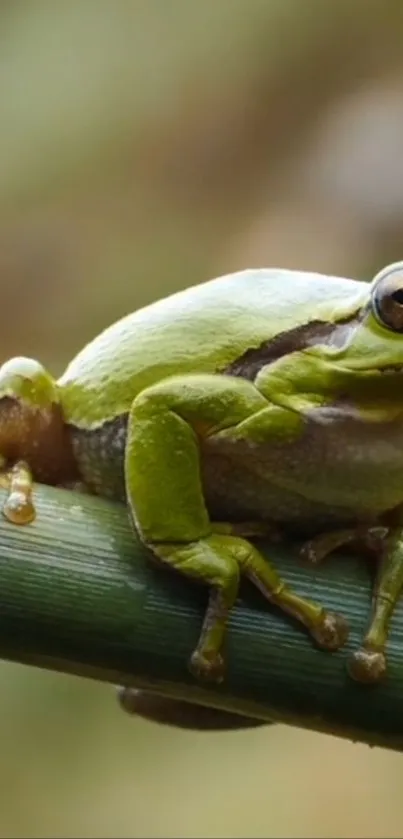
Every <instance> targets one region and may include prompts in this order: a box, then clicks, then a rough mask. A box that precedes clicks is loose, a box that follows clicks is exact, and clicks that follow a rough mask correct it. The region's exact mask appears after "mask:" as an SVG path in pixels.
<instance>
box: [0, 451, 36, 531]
mask: <svg viewBox="0 0 403 839" xmlns="http://www.w3.org/2000/svg"><path fill="white" fill-rule="evenodd" d="M32 486H33V480H32V474H31V470H30V468H29V466H28V465H27V464H26V463H25V462H24V461H19V462H18V463H16V464H15V466H13V468H12V469H11V470H10V472H9V485H8V495H7V498H6V501H5V503H4V507H3V515H4V516H5V518H6V519H7V520H8V521H10V522H12V524H29V523H30V522H32V521H33V520H34V518H35V507H34V504H33V502H32Z"/></svg>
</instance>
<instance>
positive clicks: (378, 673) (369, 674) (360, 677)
mask: <svg viewBox="0 0 403 839" xmlns="http://www.w3.org/2000/svg"><path fill="white" fill-rule="evenodd" d="M348 672H349V674H350V676H351V678H352V679H354V681H356V682H362V683H363V684H376V683H377V682H379V681H380V680H381V679H382V678H383V676H384V675H385V673H386V656H385V653H384V652H383V650H376V649H373V648H371V647H369V646H362V647H360V648H359V649H358V650H356V652H355V653H353V655H352V656H351V658H350V661H349V662H348Z"/></svg>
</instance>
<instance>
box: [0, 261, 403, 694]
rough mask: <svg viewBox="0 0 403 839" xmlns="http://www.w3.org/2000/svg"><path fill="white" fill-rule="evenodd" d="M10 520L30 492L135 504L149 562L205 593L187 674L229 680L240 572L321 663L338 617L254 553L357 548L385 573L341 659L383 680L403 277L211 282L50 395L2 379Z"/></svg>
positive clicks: (138, 322)
mask: <svg viewBox="0 0 403 839" xmlns="http://www.w3.org/2000/svg"><path fill="white" fill-rule="evenodd" d="M0 454H1V457H2V465H3V466H4V467H5V468H7V469H9V470H10V471H9V474H10V484H9V491H8V496H7V500H6V502H5V505H4V514H5V516H6V517H7V518H8V519H9V520H10V521H12V522H14V523H27V522H29V521H31V520H32V518H33V517H34V515H35V510H34V505H33V501H32V482H33V481H35V480H36V481H41V482H44V483H48V484H54V485H60V484H61V485H63V484H64V485H67V484H69V483H71V482H72V481H75V480H77V481H81V482H82V483H83V485H84V486H85V488H86V489H87V490H88V491H89V492H92V493H95V494H98V495H102V496H105V497H107V498H110V499H116V500H122V501H124V502H125V503H126V504H127V507H128V511H129V516H130V519H131V522H132V524H133V527H134V528H135V529H136V531H137V532H138V534H139V536H140V539H141V540H142V541H143V543H144V544H145V545H146V546H147V547H148V548H149V550H150V552H151V554H152V555H154V558H157V559H158V560H160V561H161V562H162V563H164V564H165V565H166V566H170V567H171V568H173V569H176V570H177V571H179V572H181V573H182V574H184V575H186V576H187V577H188V578H189V579H190V580H194V581H198V582H201V583H204V584H205V585H206V586H207V587H208V590H209V600H208V606H207V609H206V614H205V618H204V623H203V627H202V631H201V634H200V638H199V641H198V644H197V647H196V649H195V650H194V651H193V654H192V656H191V659H190V668H191V671H192V673H193V674H194V676H195V677H196V678H200V679H211V680H221V679H222V678H223V674H224V657H223V645H224V638H225V627H226V622H227V618H228V614H229V612H230V610H231V607H232V606H233V604H234V602H235V600H236V598H237V594H238V587H239V582H240V576H241V575H245V576H246V577H248V578H249V579H250V580H251V581H252V582H253V583H254V584H255V585H256V586H257V587H258V589H260V591H261V592H262V594H263V595H264V597H265V598H267V600H268V601H269V603H272V604H275V605H276V606H277V607H279V608H280V609H281V610H283V611H284V612H285V613H287V614H288V615H291V616H292V617H293V618H294V619H296V620H297V621H299V622H300V623H301V624H302V625H303V626H304V627H305V629H306V630H307V632H308V633H309V634H310V636H311V638H312V639H313V640H314V642H315V643H316V644H318V645H319V646H320V647H322V648H324V649H327V650H336V649H338V648H339V647H341V646H342V645H343V644H344V642H345V640H346V637H347V632H348V628H347V625H346V622H345V620H344V618H343V616H342V615H338V614H334V613H332V612H330V611H328V610H326V608H325V607H324V606H323V605H322V604H320V603H316V602H313V601H311V600H308V599H305V598H303V597H301V596H299V594H298V592H296V591H294V590H292V589H291V588H290V587H289V586H288V585H287V584H286V583H285V582H284V580H282V579H281V578H280V577H279V575H278V573H277V571H276V569H275V567H274V566H273V565H272V564H271V563H270V562H269V561H268V560H267V559H265V558H264V557H263V556H262V555H261V554H260V553H259V550H258V548H257V547H256V545H255V544H254V541H253V537H254V536H257V535H259V533H262V532H263V531H264V530H265V529H266V528H267V529H268V530H270V529H271V528H274V529H276V528H278V527H279V528H280V530H281V529H283V530H286V531H289V532H290V533H291V532H295V533H298V534H301V535H302V536H303V538H304V547H303V553H304V555H305V557H307V558H308V559H310V560H311V561H313V562H318V561H320V560H321V559H322V558H324V557H325V556H326V555H327V554H328V553H329V552H331V551H334V550H336V549H337V548H340V547H341V546H343V545H346V544H351V545H354V546H358V547H360V546H361V547H364V548H366V549H368V550H371V551H375V552H376V553H377V554H379V557H380V559H381V561H380V563H379V575H378V580H377V585H376V591H375V595H374V599H373V606H372V614H371V617H370V621H369V627H368V629H367V631H366V634H365V637H364V638H363V640H362V644H361V646H360V648H359V649H357V650H356V651H355V653H354V655H353V656H352V658H351V659H350V661H349V672H350V674H351V676H352V677H353V678H355V679H357V680H359V681H362V682H375V681H377V680H378V679H380V678H381V676H383V674H384V672H385V669H386V659H385V647H386V644H387V635H388V625H389V621H390V617H391V615H392V612H393V609H394V606H395V604H396V602H397V599H398V597H399V594H400V591H401V588H402V585H403V542H402V532H403V531H402V528H403V262H402V263H395V264H393V265H390V266H388V267H386V268H385V269H383V270H382V271H381V272H380V273H379V274H378V275H377V276H376V277H375V278H374V279H373V280H372V282H371V283H364V282H358V281H355V280H353V279H344V278H341V277H335V276H325V275H321V274H315V273H308V272H301V271H290V270H282V269H256V270H244V271H239V272H237V273H233V274H229V275H227V276H223V277H219V278H217V279H214V280H211V281H209V282H206V283H203V284H201V285H198V286H195V287H193V288H188V289H187V290H185V291H182V292H179V293H176V294H173V295H172V296H170V297H168V298H167V299H164V300H160V301H158V302H155V303H153V304H151V305H149V306H147V307H145V308H143V309H140V310H139V311H136V312H134V313H133V314H130V315H128V316H126V317H124V318H123V319H121V320H119V321H118V322H117V323H115V324H114V325H112V326H110V327H109V328H107V329H106V330H105V331H104V332H102V333H101V334H100V335H99V336H98V337H96V338H95V339H94V340H93V341H92V342H91V343H89V344H88V345H87V346H86V347H85V348H84V349H83V350H82V351H81V352H79V354H78V355H77V356H76V357H75V358H74V360H73V361H72V362H71V363H70V364H69V365H68V367H67V369H66V370H65V372H64V373H63V375H62V376H61V377H60V378H59V379H57V380H55V379H53V378H52V377H51V376H50V375H49V374H48V372H47V371H46V370H45V369H44V368H43V367H42V365H41V364H39V363H38V362H37V361H34V360H32V359H28V358H24V357H19V358H13V359H11V360H9V361H7V362H6V363H4V364H3V366H2V367H1V368H0Z"/></svg>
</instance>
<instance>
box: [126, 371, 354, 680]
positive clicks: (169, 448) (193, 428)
mask: <svg viewBox="0 0 403 839" xmlns="http://www.w3.org/2000/svg"><path fill="white" fill-rule="evenodd" d="M272 408H273V406H272ZM270 410H271V406H270V405H269V403H268V401H267V400H266V398H265V397H264V396H263V395H262V394H261V393H259V391H258V390H257V389H256V388H255V387H254V385H253V384H252V383H251V382H248V381H246V380H244V379H235V378H232V377H228V376H219V375H217V376H215V375H189V376H182V377H172V378H169V379H166V380H164V381H163V382H161V383H159V384H157V385H155V386H153V387H150V388H148V389H147V390H146V391H144V392H143V393H142V394H140V395H139V396H138V397H137V398H136V399H135V400H134V402H133V405H132V408H131V412H130V418H129V426H128V435H127V443H126V453H125V477H126V489H127V497H128V502H129V505H130V507H131V510H132V515H133V518H134V522H135V524H136V526H137V528H138V530H139V532H140V535H141V536H142V538H143V540H144V541H145V542H146V543H148V544H149V546H150V547H151V548H152V550H153V551H154V553H155V554H156V555H157V556H159V557H160V558H161V559H162V560H164V561H165V562H167V563H168V564H169V565H171V566H173V567H174V568H176V569H177V570H178V571H181V572H182V573H183V574H185V575H187V576H189V577H192V578H194V579H198V580H200V581H203V582H204V583H206V584H208V585H210V586H211V594H210V602H209V608H208V610H207V614H206V618H205V621H204V625H203V630H202V634H201V637H200V641H199V644H198V647H197V649H196V650H195V652H194V655H193V657H192V668H193V670H194V671H195V672H197V673H199V674H201V673H202V674H203V675H214V677H215V678H216V677H218V676H219V673H220V671H221V665H222V661H221V656H220V650H221V647H222V642H223V636H224V629H225V623H226V619H227V616H228V611H229V609H230V608H231V607H232V605H233V603H234V601H235V599H236V596H237V592H238V585H239V575H240V572H241V573H244V574H246V575H247V576H249V577H250V578H251V579H252V580H253V581H254V583H255V584H256V585H257V586H258V587H259V588H260V590H261V591H262V593H263V594H264V595H265V596H266V597H267V599H268V600H270V601H271V602H274V603H276V604H277V605H278V606H279V607H280V608H282V609H283V610H284V611H286V612H288V613H289V614H292V615H293V616H294V617H296V618H297V619H298V620H299V621H301V622H302V623H303V624H305V626H306V627H307V628H308V629H309V631H310V632H311V634H312V635H313V637H314V638H315V639H316V640H317V642H318V643H319V644H320V645H321V646H324V647H328V648H332V649H334V648H335V647H337V646H340V645H341V643H343V642H344V640H345V636H346V632H345V624H344V622H343V620H342V619H341V618H339V617H338V616H336V615H332V614H328V613H326V612H325V610H324V609H323V608H322V607H321V606H320V605H318V604H316V603H313V602H311V601H309V600H305V599H304V598H300V597H298V596H297V595H296V594H294V593H293V592H292V591H291V590H290V589H288V587H287V586H286V585H285V584H284V582H283V581H282V580H281V579H280V578H279V576H278V574H277V572H276V571H275V569H274V568H273V567H272V566H271V565H270V563H269V562H268V561H267V560H265V559H264V558H263V557H262V556H261V555H260V553H259V552H258V551H257V549H256V548H255V547H254V546H253V545H251V544H250V543H249V542H247V541H246V540H244V539H241V538H239V537H235V536H228V535H225V534H219V533H213V530H212V526H211V523H210V521H209V517H208V513H207V510H206V506H205V502H204V498H203V491H202V483H201V476H200V466H199V446H198V436H199V435H200V436H208V435H211V434H213V433H214V434H215V435H217V434H219V433H225V434H231V433H233V434H234V435H238V434H240V435H241V436H243V435H244V434H247V433H248V431H249V428H248V422H249V421H252V420H253V429H254V431H255V434H256V436H255V439H258V436H259V434H260V433H261V429H262V427H263V428H264V432H263V433H264V439H265V440H266V441H267V439H269V436H270V434H269V432H270V431H271V432H272V433H274V434H275V435H276V437H277V433H278V428H280V424H278V427H277V425H276V423H274V426H273V424H271V422H270V420H269V415H270ZM273 410H274V411H275V412H278V411H282V409H274V408H273ZM282 413H283V414H284V411H282ZM259 415H260V417H261V418H262V420H263V426H261V424H260V423H259ZM276 416H277V413H276ZM283 425H284V417H283Z"/></svg>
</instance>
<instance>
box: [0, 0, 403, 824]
mask: <svg viewBox="0 0 403 839" xmlns="http://www.w3.org/2000/svg"><path fill="white" fill-rule="evenodd" d="M402 37H403V5H402V4H401V3H400V2H398V0H396V2H390V1H389V0H387V2H385V0H383V2H382V0H379V2H374V1H373V0H355V2H344V0H328V2H323V0H317V2H310V0H203V2H197V0H69V2H68V3H67V2H66V3H63V2H61V0H53V2H52V0H47V1H46V0H14V2H10V0H3V1H2V2H1V3H0V215H1V224H0V283H1V298H0V351H1V358H4V359H5V358H6V357H8V356H10V355H14V354H25V355H29V354H32V355H35V356H37V357H39V358H40V359H41V360H42V361H43V362H44V363H45V364H47V365H48V366H49V367H50V368H51V369H52V370H53V371H54V372H55V373H56V374H58V373H60V372H61V371H62V369H63V366H64V365H65V364H66V362H67V361H68V360H69V358H70V357H71V356H72V355H73V354H74V353H75V352H76V351H77V350H78V349H80V347H81V345H82V344H83V343H84V342H85V341H86V340H88V339H90V338H91V337H93V336H94V335H95V334H96V333H97V331H98V330H99V329H100V328H102V327H104V326H106V325H107V324H109V322H110V321H111V320H112V319H114V318H116V317H118V316H120V315H123V314H125V313H126V312H127V311H129V310H131V309H134V308H136V307H138V306H141V305H142V304H145V303H147V302H148V301H151V300H154V299H156V298H157V297H160V296H163V295H165V294H167V293H169V292H171V291H174V290H176V289H179V288H183V287H185V286H187V285H191V284H194V283H197V282H201V281H203V280H205V279H207V278H210V277H211V276H214V275H217V274H220V273H226V272H229V271H231V270H236V269H239V268H243V267H251V266H262V265H271V266H272V265H280V266H285V267H296V268H304V269H312V270H319V271H327V272H332V273H342V274H343V273H346V274H351V275H353V276H357V277H362V278H363V279H368V278H369V277H370V276H371V274H372V273H374V272H376V271H377V270H378V268H380V267H381V266H382V265H383V264H384V263H386V262H391V261H393V260H395V259H400V258H403V160H402V153H401V150H402V147H403V58H402V53H401V44H402ZM0 680H1V690H0V743H1V750H0V837H19V836H27V837H48V836H49V837H53V836H56V837H68V836H73V837H91V836H96V837H114V836H118V837H141V836H145V837H164V836H167V837H176V836H178V837H199V836H200V837H201V836H207V837H227V836H228V837H242V836H246V835H248V836H256V837H275V836H283V837H288V836H298V837H308V836H313V837H315V836H318V837H319V836H324V837H335V836H342V837H359V836H363V835H366V836H368V837H381V836H384V835H388V836H393V837H398V836H401V835H402V834H403V800H402V795H401V788H402V775H403V756H400V755H397V754H390V753H388V752H385V751H382V750H379V749H374V750H370V749H369V748H366V747H364V746H359V745H354V744H350V743H347V742H343V741H339V740H337V739H335V738H331V737H325V736H321V735H314V734H310V733H306V732H301V731H297V730H290V729H287V728H285V727H281V726H278V727H274V728H273V729H270V728H268V729H267V730H265V729H264V730H253V731H251V732H250V733H249V732H247V731H243V732H240V733H233V734H200V733H198V734H196V733H195V734H192V733H183V732H176V731H172V730H164V729H162V728H158V727H156V726H153V725H151V724H148V723H145V722H141V721H138V720H131V719H130V718H126V717H125V716H124V714H123V713H121V712H120V711H119V709H118V707H117V705H116V704H115V701H114V695H113V691H111V689H110V688H109V687H107V686H105V685H97V684H95V683H90V682H88V683H87V682H85V681H84V680H80V679H74V678H72V677H67V676H62V675H54V674H49V673H45V672H41V671H35V670H33V669H30V668H28V667H22V666H16V665H10V664H5V663H3V664H1V666H0Z"/></svg>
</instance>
